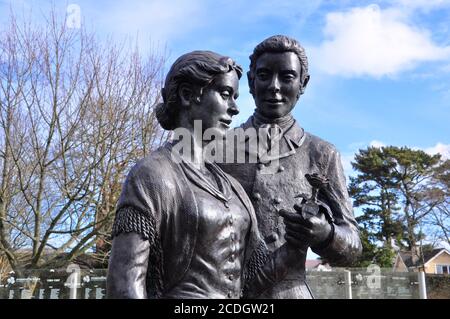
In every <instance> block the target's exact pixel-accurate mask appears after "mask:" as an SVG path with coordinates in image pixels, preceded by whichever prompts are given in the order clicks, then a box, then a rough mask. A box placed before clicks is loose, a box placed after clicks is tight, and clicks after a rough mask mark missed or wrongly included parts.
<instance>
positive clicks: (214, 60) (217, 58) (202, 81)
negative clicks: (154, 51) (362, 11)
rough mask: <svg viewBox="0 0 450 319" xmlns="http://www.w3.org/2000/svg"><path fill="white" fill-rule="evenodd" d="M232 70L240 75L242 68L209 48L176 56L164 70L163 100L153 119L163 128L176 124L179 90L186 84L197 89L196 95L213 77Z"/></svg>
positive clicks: (172, 127)
mask: <svg viewBox="0 0 450 319" xmlns="http://www.w3.org/2000/svg"><path fill="white" fill-rule="evenodd" d="M232 70H234V71H236V73H237V75H238V77H239V78H241V76H242V67H241V66H239V65H238V64H236V62H234V61H233V60H232V59H231V58H229V57H226V56H222V55H220V54H217V53H215V52H211V51H193V52H190V53H186V54H184V55H182V56H180V57H179V58H178V59H177V60H176V61H175V63H174V64H173V65H172V67H171V68H170V70H169V73H167V76H166V81H165V84H164V88H163V89H162V90H161V93H162V98H163V102H162V103H160V104H158V105H157V106H156V118H157V119H158V122H159V124H160V125H161V126H162V127H163V128H164V129H166V130H173V129H175V128H176V127H177V125H178V115H179V113H180V110H179V107H180V99H179V89H180V87H181V85H182V84H189V85H191V86H194V87H195V88H197V89H198V90H199V93H200V96H201V95H202V93H203V89H204V88H205V87H207V86H208V85H209V84H210V83H211V82H212V81H213V80H214V77H215V76H217V75H219V74H224V73H228V72H230V71H232Z"/></svg>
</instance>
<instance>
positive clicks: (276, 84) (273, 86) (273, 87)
mask: <svg viewBox="0 0 450 319" xmlns="http://www.w3.org/2000/svg"><path fill="white" fill-rule="evenodd" d="M268 89H269V90H270V91H271V92H275V93H277V92H280V80H279V79H278V76H276V75H274V76H273V77H272V79H271V81H270V84H269V87H268Z"/></svg>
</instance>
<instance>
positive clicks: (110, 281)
mask: <svg viewBox="0 0 450 319" xmlns="http://www.w3.org/2000/svg"><path fill="white" fill-rule="evenodd" d="M149 248H150V243H149V241H148V240H146V239H143V238H142V236H141V235H139V234H137V233H121V234H119V235H117V236H116V237H114V240H113V243H112V249H111V258H110V260H109V266H108V276H107V280H106V295H107V298H109V299H146V298H147V291H146V276H147V267H148V258H149V251H150V250H149Z"/></svg>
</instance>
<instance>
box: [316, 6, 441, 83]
mask: <svg viewBox="0 0 450 319" xmlns="http://www.w3.org/2000/svg"><path fill="white" fill-rule="evenodd" d="M408 20H409V16H408V14H406V13H404V12H403V11H402V10H400V9H398V8H390V9H380V8H379V7H378V6H377V5H369V6H367V7H363V8H359V7H358V8H353V9H351V10H349V11H346V12H334V13H329V14H327V16H326V25H325V28H324V34H325V37H326V38H327V40H325V41H324V42H323V43H322V44H321V45H320V46H319V47H316V48H312V50H311V53H312V54H311V55H312V56H313V58H314V59H316V60H317V61H316V65H318V66H319V67H320V68H321V69H322V71H324V72H326V73H329V74H334V75H341V76H347V77H348V76H363V75H368V76H374V77H381V76H385V75H388V76H389V75H395V74H397V73H399V72H401V71H404V70H408V69H412V68H414V67H415V66H416V65H417V64H418V63H420V62H425V61H439V60H447V59H449V58H450V46H438V45H437V44H435V43H434V42H433V41H432V39H431V34H430V32H429V31H427V30H424V29H419V28H416V27H413V26H412V25H411V23H409V21H408Z"/></svg>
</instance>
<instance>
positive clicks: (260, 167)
mask: <svg viewBox="0 0 450 319" xmlns="http://www.w3.org/2000/svg"><path fill="white" fill-rule="evenodd" d="M263 167H264V164H262V163H258V170H259V171H260V170H262V169H263Z"/></svg>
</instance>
